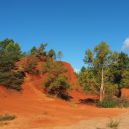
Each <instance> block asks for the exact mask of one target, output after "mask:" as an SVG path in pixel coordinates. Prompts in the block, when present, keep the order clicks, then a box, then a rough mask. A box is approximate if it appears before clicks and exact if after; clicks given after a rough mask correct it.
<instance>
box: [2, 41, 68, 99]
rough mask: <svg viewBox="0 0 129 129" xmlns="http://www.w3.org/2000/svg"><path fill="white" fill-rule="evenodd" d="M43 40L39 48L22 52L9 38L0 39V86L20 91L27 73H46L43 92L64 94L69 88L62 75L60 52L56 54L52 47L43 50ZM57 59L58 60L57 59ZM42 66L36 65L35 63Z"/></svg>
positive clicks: (64, 70) (63, 69)
mask: <svg viewBox="0 0 129 129" xmlns="http://www.w3.org/2000/svg"><path fill="white" fill-rule="evenodd" d="M46 46H47V44H46V43H41V44H40V46H39V47H35V46H34V47H32V48H31V49H30V50H29V52H27V53H24V52H22V51H21V48H20V46H19V44H18V43H16V42H14V41H13V40H11V39H5V40H3V41H0V85H2V86H5V87H6V88H8V89H15V90H19V91H20V90H22V84H23V82H24V77H25V75H26V73H28V74H33V75H39V74H45V75H47V76H46V78H44V80H43V84H42V88H43V89H44V90H45V91H46V93H48V94H51V95H56V96H58V97H64V96H65V95H67V89H68V88H69V87H70V84H69V82H68V81H67V78H66V76H65V73H66V69H65V68H64V66H63V64H62V62H61V58H62V56H63V54H62V52H61V51H59V52H58V53H57V54H56V52H55V51H54V49H51V50H49V51H48V52H47V51H46ZM56 59H57V60H58V61H57V60H56ZM39 62H40V64H41V65H42V66H41V67H40V68H38V63H39Z"/></svg>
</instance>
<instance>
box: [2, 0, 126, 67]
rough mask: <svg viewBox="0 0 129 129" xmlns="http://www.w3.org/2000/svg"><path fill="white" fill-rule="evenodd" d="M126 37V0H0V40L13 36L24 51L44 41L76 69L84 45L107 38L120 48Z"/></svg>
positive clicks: (111, 45)
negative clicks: (61, 53)
mask: <svg viewBox="0 0 129 129" xmlns="http://www.w3.org/2000/svg"><path fill="white" fill-rule="evenodd" d="M128 37H129V0H0V40H3V39H5V38H12V39H13V40H14V41H16V42H18V43H20V45H21V47H22V50H23V51H28V50H29V49H30V48H31V47H32V46H34V45H35V46H38V45H39V44H40V43H41V42H47V43H48V47H47V50H49V49H50V48H54V49H55V50H56V51H58V50H62V52H63V55H64V57H63V60H65V61H67V62H70V63H71V64H72V66H73V67H74V68H75V69H80V68H81V66H82V65H84V63H83V57H84V52H85V50H86V49H87V48H93V47H94V46H95V45H97V44H98V43H99V42H101V41H106V42H108V44H109V45H110V47H111V49H112V50H116V51H121V50H122V46H123V44H124V46H123V48H124V49H125V48H129V39H128ZM126 52H127V53H128V50H126Z"/></svg>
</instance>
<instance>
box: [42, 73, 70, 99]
mask: <svg viewBox="0 0 129 129" xmlns="http://www.w3.org/2000/svg"><path fill="white" fill-rule="evenodd" d="M43 86H44V88H45V91H46V92H47V93H48V94H51V95H56V96H58V97H62V95H64V94H66V91H67V89H68V88H69V87H70V85H69V83H68V81H67V78H66V77H65V76H63V75H59V76H57V77H55V76H53V75H48V76H47V78H45V80H44V82H43Z"/></svg>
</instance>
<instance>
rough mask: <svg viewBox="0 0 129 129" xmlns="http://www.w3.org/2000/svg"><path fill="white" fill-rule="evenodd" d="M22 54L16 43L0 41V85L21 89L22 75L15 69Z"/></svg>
mask: <svg viewBox="0 0 129 129" xmlns="http://www.w3.org/2000/svg"><path fill="white" fill-rule="evenodd" d="M21 56H22V52H21V49H20V46H19V45H18V43H15V42H14V41H13V40H10V39H5V40H3V41H0V84H1V85H4V86H5V87H7V88H12V89H16V90H20V89H21V84H22V83H23V80H24V73H23V72H22V71H20V70H19V69H18V68H17V67H16V65H15V64H16V62H17V61H18V60H19V59H20V58H21Z"/></svg>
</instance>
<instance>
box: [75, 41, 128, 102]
mask: <svg viewBox="0 0 129 129" xmlns="http://www.w3.org/2000/svg"><path fill="white" fill-rule="evenodd" d="M84 63H85V64H86V66H85V67H84V66H83V67H82V68H81V71H80V73H78V74H77V76H78V79H79V82H80V85H81V86H82V87H83V89H84V90H85V91H87V92H92V93H94V94H98V95H100V101H101V102H102V101H103V99H104V98H105V97H108V96H109V97H110V98H111V97H112V96H117V97H120V96H121V88H129V57H128V55H127V54H126V53H124V52H114V51H112V50H111V49H110V47H109V46H108V44H107V43H106V42H101V43H100V44H98V45H97V46H96V47H95V48H94V49H93V50H91V49H87V50H86V52H85V55H84Z"/></svg>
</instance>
